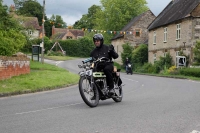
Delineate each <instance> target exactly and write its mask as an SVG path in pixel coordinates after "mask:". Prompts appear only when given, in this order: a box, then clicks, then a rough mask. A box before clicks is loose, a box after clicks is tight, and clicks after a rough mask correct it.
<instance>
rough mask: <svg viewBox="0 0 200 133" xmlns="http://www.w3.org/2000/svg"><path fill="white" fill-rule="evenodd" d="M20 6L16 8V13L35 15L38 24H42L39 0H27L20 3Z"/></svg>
mask: <svg viewBox="0 0 200 133" xmlns="http://www.w3.org/2000/svg"><path fill="white" fill-rule="evenodd" d="M21 4H22V6H21V7H20V8H19V9H18V10H17V14H19V15H23V16H28V17H37V18H38V21H39V24H40V25H41V24H42V18H43V7H42V6H41V5H40V3H39V2H37V1H35V0H27V1H24V2H22V3H21Z"/></svg>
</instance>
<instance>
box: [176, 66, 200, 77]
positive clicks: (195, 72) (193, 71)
mask: <svg viewBox="0 0 200 133" xmlns="http://www.w3.org/2000/svg"><path fill="white" fill-rule="evenodd" d="M180 74H181V75H185V76H193V77H200V69H199V68H184V69H180Z"/></svg>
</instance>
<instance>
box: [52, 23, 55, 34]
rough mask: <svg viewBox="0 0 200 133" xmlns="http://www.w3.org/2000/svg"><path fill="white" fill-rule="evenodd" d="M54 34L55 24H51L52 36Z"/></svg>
mask: <svg viewBox="0 0 200 133" xmlns="http://www.w3.org/2000/svg"><path fill="white" fill-rule="evenodd" d="M54 34H55V25H53V26H52V36H53V35H54Z"/></svg>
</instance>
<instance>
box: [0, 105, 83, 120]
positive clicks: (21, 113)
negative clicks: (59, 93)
mask: <svg viewBox="0 0 200 133" xmlns="http://www.w3.org/2000/svg"><path fill="white" fill-rule="evenodd" d="M82 103H83V102H82ZM82 103H74V104H68V105H64V106H58V107H51V108H44V109H40V110H33V111H27V112H20V113H15V114H10V115H2V116H0V118H1V117H8V116H13V115H23V114H30V113H36V112H41V111H46V110H53V109H58V108H64V107H69V106H75V105H79V104H82Z"/></svg>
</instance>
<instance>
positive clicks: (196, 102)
mask: <svg viewBox="0 0 200 133" xmlns="http://www.w3.org/2000/svg"><path fill="white" fill-rule="evenodd" d="M80 61H81V60H72V61H67V62H53V61H50V62H49V63H51V64H54V65H57V66H59V67H63V68H66V69H68V70H70V71H71V72H73V73H78V71H79V69H78V67H77V64H78V63H80ZM121 78H122V80H123V84H124V86H123V91H124V97H123V101H122V102H121V103H115V102H114V101H113V100H112V99H108V100H105V101H100V103H99V105H98V106H97V107H96V108H90V107H88V106H87V105H86V104H85V103H84V102H83V100H82V99H81V96H80V94H79V91H78V86H77V85H75V86H71V87H67V88H61V89H59V90H53V91H46V92H39V93H34V94H24V95H19V96H11V97H4V98H0V133H160V132H162V133H191V132H192V133H194V132H195V131H200V82H197V81H191V80H186V79H173V78H164V77H154V76H146V75H135V74H133V75H126V74H124V73H121Z"/></svg>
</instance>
